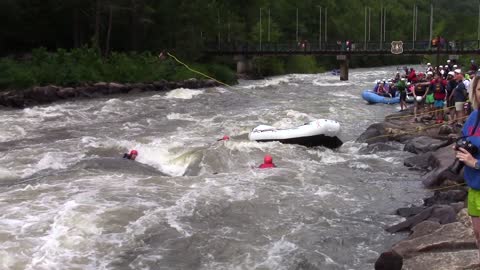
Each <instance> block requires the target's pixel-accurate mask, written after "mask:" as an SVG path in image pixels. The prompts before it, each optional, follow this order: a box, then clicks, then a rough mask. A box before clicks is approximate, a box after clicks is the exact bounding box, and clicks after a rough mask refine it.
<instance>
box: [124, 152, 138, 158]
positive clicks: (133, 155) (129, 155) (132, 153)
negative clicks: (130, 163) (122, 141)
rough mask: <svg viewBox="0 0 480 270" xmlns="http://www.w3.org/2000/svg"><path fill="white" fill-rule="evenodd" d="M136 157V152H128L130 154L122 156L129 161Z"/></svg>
mask: <svg viewBox="0 0 480 270" xmlns="http://www.w3.org/2000/svg"><path fill="white" fill-rule="evenodd" d="M137 156H138V152H137V150H132V151H130V154H127V153H125V154H123V158H125V159H130V160H135V159H136V158H137Z"/></svg>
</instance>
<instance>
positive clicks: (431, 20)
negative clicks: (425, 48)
mask: <svg viewBox="0 0 480 270" xmlns="http://www.w3.org/2000/svg"><path fill="white" fill-rule="evenodd" d="M432 38H433V2H432V1H431V2H430V41H429V42H428V43H429V44H430V46H429V48H430V49H431V48H432Z"/></svg>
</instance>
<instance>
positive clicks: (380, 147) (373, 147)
mask: <svg viewBox="0 0 480 270" xmlns="http://www.w3.org/2000/svg"><path fill="white" fill-rule="evenodd" d="M395 150H398V149H397V148H395V147H393V146H392V145H389V144H386V143H374V144H369V145H367V146H365V147H362V148H361V149H360V150H359V151H358V152H359V153H360V154H373V153H377V152H386V151H395Z"/></svg>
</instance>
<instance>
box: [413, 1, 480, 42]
mask: <svg viewBox="0 0 480 270" xmlns="http://www.w3.org/2000/svg"><path fill="white" fill-rule="evenodd" d="M479 1H480V0H479ZM412 49H415V5H413V14H412Z"/></svg>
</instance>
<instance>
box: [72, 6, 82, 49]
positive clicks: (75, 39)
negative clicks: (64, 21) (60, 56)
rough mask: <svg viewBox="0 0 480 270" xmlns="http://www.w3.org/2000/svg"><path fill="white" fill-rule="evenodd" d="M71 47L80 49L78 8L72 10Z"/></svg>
mask: <svg viewBox="0 0 480 270" xmlns="http://www.w3.org/2000/svg"><path fill="white" fill-rule="evenodd" d="M73 47H74V48H78V47H80V18H79V14H78V7H74V8H73Z"/></svg>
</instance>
